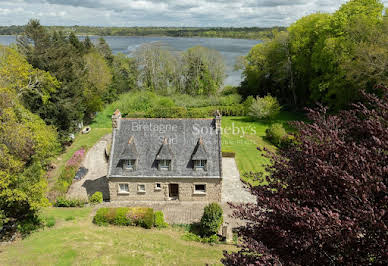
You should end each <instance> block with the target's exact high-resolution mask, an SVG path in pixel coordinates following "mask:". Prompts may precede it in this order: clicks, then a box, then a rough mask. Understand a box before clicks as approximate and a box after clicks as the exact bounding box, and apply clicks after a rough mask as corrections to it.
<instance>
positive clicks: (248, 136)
mask: <svg viewBox="0 0 388 266" xmlns="http://www.w3.org/2000/svg"><path fill="white" fill-rule="evenodd" d="M300 119H302V117H301V115H299V114H295V113H289V112H282V113H280V114H279V115H278V116H277V117H276V118H275V119H274V120H273V121H271V122H265V121H252V120H251V119H250V118H249V117H223V118H222V122H221V123H222V129H223V132H222V133H223V134H222V150H223V151H233V152H235V153H236V163H237V166H238V169H239V171H240V175H241V178H242V179H243V180H244V181H246V182H248V183H250V184H252V185H260V184H265V180H261V181H257V180H251V179H249V178H248V179H246V178H244V176H243V174H244V173H246V172H264V168H265V165H266V164H268V163H269V160H268V159H267V158H265V157H264V156H263V153H262V152H260V151H258V150H257V147H260V148H264V147H265V148H267V149H269V150H275V149H276V147H275V146H273V145H272V144H271V143H270V142H268V141H267V140H266V139H265V138H264V137H265V130H266V129H267V128H268V127H269V126H270V125H271V124H272V123H282V124H283V125H284V126H285V128H287V129H289V127H288V124H287V122H289V121H294V120H300Z"/></svg>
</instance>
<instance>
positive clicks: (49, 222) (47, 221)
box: [44, 216, 56, 228]
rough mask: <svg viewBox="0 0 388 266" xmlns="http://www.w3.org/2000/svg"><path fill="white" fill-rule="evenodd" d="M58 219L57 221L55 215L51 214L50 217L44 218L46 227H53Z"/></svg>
mask: <svg viewBox="0 0 388 266" xmlns="http://www.w3.org/2000/svg"><path fill="white" fill-rule="evenodd" d="M55 223H56V221H55V217H54V216H50V217H46V218H45V219H44V226H46V227H49V228H50V227H53V226H54V225H55Z"/></svg>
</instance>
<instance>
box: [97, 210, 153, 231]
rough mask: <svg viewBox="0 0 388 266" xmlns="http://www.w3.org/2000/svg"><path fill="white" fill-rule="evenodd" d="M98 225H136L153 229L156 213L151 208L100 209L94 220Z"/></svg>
mask: <svg viewBox="0 0 388 266" xmlns="http://www.w3.org/2000/svg"><path fill="white" fill-rule="evenodd" d="M93 223H95V224H97V225H100V226H102V225H108V224H113V225H121V226H128V225H136V226H141V227H144V228H147V229H149V228H152V226H153V225H154V211H153V209H151V208H142V207H131V208H127V207H122V208H100V209H98V210H97V212H96V215H95V216H94V218H93Z"/></svg>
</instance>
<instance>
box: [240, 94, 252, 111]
mask: <svg viewBox="0 0 388 266" xmlns="http://www.w3.org/2000/svg"><path fill="white" fill-rule="evenodd" d="M254 101H255V98H253V96H248V97H247V98H246V99H245V101H244V102H243V103H242V104H243V105H244V109H245V112H246V113H247V114H248V113H249V109H250V108H251V106H252V104H253V102H254Z"/></svg>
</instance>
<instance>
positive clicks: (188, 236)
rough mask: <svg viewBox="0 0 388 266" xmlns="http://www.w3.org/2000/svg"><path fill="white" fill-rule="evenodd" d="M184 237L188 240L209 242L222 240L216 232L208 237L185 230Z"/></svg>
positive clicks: (215, 242) (213, 242) (214, 242)
mask: <svg viewBox="0 0 388 266" xmlns="http://www.w3.org/2000/svg"><path fill="white" fill-rule="evenodd" d="M182 239H183V240H186V241H196V242H201V243H208V244H217V243H219V242H220V238H219V237H218V235H215V234H214V235H211V236H207V237H201V236H199V235H196V234H194V233H192V232H185V233H184V235H183V236H182Z"/></svg>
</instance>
